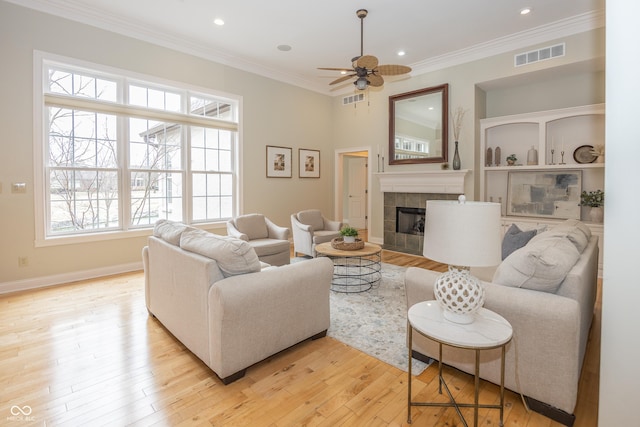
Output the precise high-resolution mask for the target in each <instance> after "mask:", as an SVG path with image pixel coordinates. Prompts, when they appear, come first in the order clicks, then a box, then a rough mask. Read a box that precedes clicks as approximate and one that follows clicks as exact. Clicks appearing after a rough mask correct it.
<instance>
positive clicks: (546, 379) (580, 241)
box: [405, 220, 598, 426]
mask: <svg viewBox="0 0 640 427" xmlns="http://www.w3.org/2000/svg"><path fill="white" fill-rule="evenodd" d="M522 233H526V234H522ZM522 233H521V232H520V231H519V230H517V229H514V228H513V226H512V228H511V229H510V230H509V231H508V232H507V233H506V235H505V240H503V249H505V248H508V247H509V246H510V245H511V244H513V246H512V248H511V250H513V252H511V253H508V252H509V250H507V253H505V252H504V251H503V261H502V263H501V264H500V265H499V266H498V267H497V268H495V269H494V270H495V272H494V273H493V274H492V272H491V271H487V270H486V269H483V270H477V271H474V269H472V274H474V275H475V276H476V277H478V278H480V279H482V280H483V286H484V289H485V303H484V307H485V308H487V309H489V310H492V311H494V312H496V313H498V314H500V315H502V316H503V317H504V318H505V319H507V320H508V321H509V322H510V323H511V325H512V327H513V340H512V341H511V342H510V343H509V344H508V345H507V352H506V369H505V387H506V388H508V389H510V390H512V391H515V392H517V393H521V394H522V395H523V397H524V399H525V401H526V402H527V404H528V405H529V406H530V408H531V409H533V410H535V411H536V412H540V413H542V414H544V415H546V416H548V417H550V418H552V419H554V420H556V421H558V422H560V423H562V424H565V425H568V426H570V425H572V424H573V422H574V420H575V417H574V415H573V412H574V409H575V406H576V401H577V395H578V382H579V379H580V373H581V370H582V362H583V360H584V356H585V349H586V347H587V339H588V337H589V329H590V327H591V321H592V318H593V313H594V307H595V301H596V291H597V277H598V238H597V237H596V236H592V235H591V231H590V230H589V228H588V227H587V226H586V225H585V224H583V223H581V222H579V221H576V220H567V221H565V222H562V223H560V224H559V225H557V226H555V227H553V228H550V229H549V230H546V231H543V232H541V233H536V232H535V230H534V231H533V232H532V231H530V230H529V231H524V232H522ZM534 235H535V236H534ZM528 239H530V240H528ZM527 240H528V242H527ZM439 275H440V273H438V272H434V271H430V270H425V269H422V268H417V267H410V268H409V269H408V270H407V272H406V275H405V288H406V297H407V307H411V306H412V305H414V304H416V303H418V302H420V301H425V300H432V299H434V294H433V286H434V282H435V280H436V279H437V278H438V276H439ZM416 335H417V334H415V335H414V339H413V348H412V352H413V354H414V355H415V357H417V358H423V357H424V356H427V357H428V358H433V359H437V358H438V346H437V344H436V343H434V342H432V341H429V340H428V339H426V338H424V337H423V336H421V335H418V336H416ZM442 359H443V362H444V363H445V364H448V365H451V366H454V367H456V368H458V369H460V370H462V371H465V372H467V373H470V374H473V372H474V355H473V352H470V351H464V350H460V349H454V348H451V347H446V346H445V347H444V349H443V355H442ZM499 362H500V353H499V351H498V350H491V351H485V352H482V355H481V360H480V376H481V377H482V378H483V379H485V380H488V381H490V382H493V383H494V384H499V381H500V363H499Z"/></svg>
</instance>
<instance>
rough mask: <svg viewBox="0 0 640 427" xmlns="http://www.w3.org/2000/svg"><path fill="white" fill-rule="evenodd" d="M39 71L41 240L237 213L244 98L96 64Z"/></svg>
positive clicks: (45, 66)
mask: <svg viewBox="0 0 640 427" xmlns="http://www.w3.org/2000/svg"><path fill="white" fill-rule="evenodd" d="M41 65H42V74H43V86H42V91H41V100H40V101H39V104H40V105H41V108H42V123H43V126H42V136H43V137H42V143H41V145H40V146H38V147H36V151H37V154H39V157H40V160H41V162H42V163H41V164H39V165H36V168H37V170H36V177H37V178H38V177H40V179H37V180H36V185H37V186H40V187H41V188H39V189H37V191H36V194H38V195H39V197H40V199H41V202H42V205H43V206H42V209H40V210H38V211H39V212H40V215H39V216H40V217H41V218H38V222H39V223H40V224H41V227H40V228H41V230H40V233H39V234H41V235H39V236H38V237H39V238H41V239H42V240H46V239H47V238H51V237H65V236H79V235H80V236H82V235H91V236H100V235H101V234H105V233H107V234H110V235H113V234H114V233H116V234H117V232H130V231H132V230H136V229H142V228H149V227H151V226H152V225H153V224H154V223H155V222H156V221H157V220H158V219H161V218H166V219H173V220H176V221H182V222H185V223H203V222H214V221H222V220H226V219H228V218H230V217H232V216H234V214H235V209H236V208H235V207H236V205H237V200H236V199H237V191H236V188H237V172H238V171H237V168H238V166H237V165H238V162H237V160H236V156H237V152H238V148H237V147H238V117H239V102H238V99H234V98H233V97H230V96H219V95H216V94H212V93H207V91H204V90H194V89H193V88H185V87H181V86H180V85H178V84H166V83H164V82H163V83H158V82H156V81H153V80H152V79H151V78H149V79H145V78H144V77H142V78H141V77H140V76H135V77H131V76H127V75H125V73H123V72H114V71H113V70H109V71H108V72H106V71H104V70H100V69H97V67H96V69H90V68H87V67H86V66H83V67H79V66H75V65H68V64H63V63H60V62H58V61H55V62H54V61H49V60H47V59H43V60H42V63H41ZM38 163H39V162H38ZM39 170H42V171H43V173H41V174H40V173H39Z"/></svg>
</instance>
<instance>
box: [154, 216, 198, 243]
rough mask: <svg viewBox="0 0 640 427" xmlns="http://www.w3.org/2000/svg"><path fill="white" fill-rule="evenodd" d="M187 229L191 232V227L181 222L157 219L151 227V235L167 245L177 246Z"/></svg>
mask: <svg viewBox="0 0 640 427" xmlns="http://www.w3.org/2000/svg"><path fill="white" fill-rule="evenodd" d="M187 229H189V230H193V228H192V227H189V226H188V225H186V224H183V223H181V222H175V221H171V220H168V219H159V220H158V221H156V223H155V225H154V226H153V235H154V236H155V237H158V238H160V239H162V240H164V241H165V242H167V243H171V244H172V245H175V246H178V245H179V244H180V236H181V235H182V233H183V232H184V231H185V230H187Z"/></svg>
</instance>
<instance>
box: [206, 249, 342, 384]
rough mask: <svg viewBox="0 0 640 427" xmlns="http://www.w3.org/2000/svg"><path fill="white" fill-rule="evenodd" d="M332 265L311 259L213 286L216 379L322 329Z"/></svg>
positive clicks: (212, 340) (212, 350)
mask: <svg viewBox="0 0 640 427" xmlns="http://www.w3.org/2000/svg"><path fill="white" fill-rule="evenodd" d="M332 277H333V263H332V262H331V260H329V259H328V258H316V259H312V260H308V261H303V262H299V263H295V264H290V265H285V266H282V267H277V268H271V269H268V270H265V271H262V272H260V273H251V274H244V275H238V276H233V277H229V278H226V279H224V280H221V281H219V282H216V283H215V284H214V285H213V286H212V287H211V289H210V290H209V296H208V299H209V329H210V337H211V338H210V342H209V348H210V355H211V361H210V364H209V366H210V367H211V368H212V369H213V370H214V371H215V372H216V374H218V376H219V377H220V378H225V377H228V376H231V375H233V374H236V373H237V372H239V371H242V370H243V369H245V368H247V367H249V366H251V365H253V364H254V363H257V362H259V361H261V360H264V359H265V358H267V357H269V356H271V355H273V354H275V353H277V352H279V351H281V350H284V349H286V348H288V347H290V346H292V345H294V344H297V343H299V342H300V341H303V340H305V339H307V338H309V337H312V336H314V335H316V334H319V333H321V332H323V331H326V330H327V329H328V328H329V324H330V320H331V319H330V312H329V289H330V286H331V278H332Z"/></svg>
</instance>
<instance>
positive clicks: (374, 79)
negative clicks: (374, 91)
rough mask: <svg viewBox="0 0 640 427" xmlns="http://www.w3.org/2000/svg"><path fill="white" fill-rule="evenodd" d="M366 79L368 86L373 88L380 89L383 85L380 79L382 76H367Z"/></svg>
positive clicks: (382, 80)
mask: <svg viewBox="0 0 640 427" xmlns="http://www.w3.org/2000/svg"><path fill="white" fill-rule="evenodd" d="M367 79H368V80H369V84H370V85H371V86H373V87H380V86H382V85H383V84H384V79H383V78H382V76H379V75H377V74H369V75H368V76H367Z"/></svg>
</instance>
